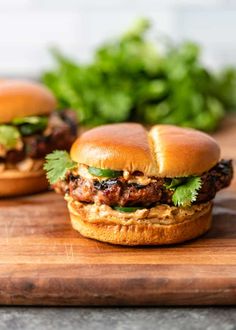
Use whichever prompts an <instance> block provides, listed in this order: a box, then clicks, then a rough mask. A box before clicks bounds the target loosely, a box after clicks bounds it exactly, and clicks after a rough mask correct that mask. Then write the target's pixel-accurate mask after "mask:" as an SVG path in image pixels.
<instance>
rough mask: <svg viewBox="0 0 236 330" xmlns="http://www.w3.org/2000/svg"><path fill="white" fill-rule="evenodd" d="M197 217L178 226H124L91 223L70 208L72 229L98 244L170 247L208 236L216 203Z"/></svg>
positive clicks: (156, 224)
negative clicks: (203, 235) (206, 234)
mask: <svg viewBox="0 0 236 330" xmlns="http://www.w3.org/2000/svg"><path fill="white" fill-rule="evenodd" d="M209 206H210V207H207V208H205V212H199V214H198V215H195V216H194V217H192V218H191V217H186V218H185V219H184V220H183V221H182V222H178V223H175V224H169V225H165V224H159V223H154V224H153V223H151V222H149V223H147V222H146V221H144V222H143V223H142V222H140V221H137V222H136V223H134V222H133V223H132V224H128V225H124V224H118V223H109V222H108V223H107V221H106V220H104V221H102V219H101V218H99V219H98V221H96V220H95V221H94V222H92V221H88V219H86V217H84V216H81V214H79V213H78V212H77V211H75V209H74V208H72V207H71V205H68V207H69V212H70V219H71V223H72V227H73V228H74V229H75V230H77V231H79V232H80V234H81V235H83V236H85V237H88V238H92V239H96V240H98V241H102V242H107V243H112V244H119V245H131V246H132V245H166V244H175V243H181V242H184V241H187V240H190V239H193V238H196V237H198V236H200V235H202V234H204V233H205V232H206V231H207V230H208V229H209V228H210V226H211V221H212V204H211V203H209Z"/></svg>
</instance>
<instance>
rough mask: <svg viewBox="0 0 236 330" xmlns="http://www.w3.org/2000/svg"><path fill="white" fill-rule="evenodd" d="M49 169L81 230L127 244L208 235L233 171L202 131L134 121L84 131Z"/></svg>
mask: <svg viewBox="0 0 236 330" xmlns="http://www.w3.org/2000/svg"><path fill="white" fill-rule="evenodd" d="M45 168H46V170H47V173H48V178H49V180H50V182H51V183H52V184H53V185H54V188H55V190H56V191H57V192H59V193H62V194H64V195H65V199H66V201H67V202H68V208H69V212H70V217H71V222H72V226H73V227H74V228H75V229H76V230H78V231H79V232H80V233H81V234H82V235H84V236H86V237H90V238H94V239H97V240H100V241H104V242H109V243H114V244H124V245H143V244H146V245H149V244H171V243H178V242H182V241H186V240H189V239H192V238H195V237H197V236H199V235H201V234H203V233H205V232H206V231H207V230H208V229H209V228H210V225H211V220H212V200H213V198H214V197H215V194H216V193H217V192H218V191H219V190H221V189H223V188H225V187H227V186H228V185H229V184H230V182H231V179H232V176H233V168H232V162H231V160H222V159H220V149H219V146H218V145H217V143H216V141H215V140H214V139H213V138H211V137H210V136H208V135H207V134H205V133H202V132H199V131H196V130H193V129H187V128H180V127H175V126H170V125H156V126H154V127H153V128H152V129H151V130H150V131H149V132H148V131H147V130H146V129H145V128H144V127H143V126H141V125H139V124H135V123H127V124H115V125H106V126H101V127H98V128H94V129H92V130H90V131H88V132H86V133H84V134H83V135H82V136H81V137H80V138H78V139H77V140H76V141H75V142H74V144H73V145H72V148H71V152H70V155H69V154H67V153H66V152H63V151H56V152H54V153H52V154H50V155H48V156H47V164H46V165H45Z"/></svg>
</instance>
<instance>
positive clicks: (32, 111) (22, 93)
mask: <svg viewBox="0 0 236 330" xmlns="http://www.w3.org/2000/svg"><path fill="white" fill-rule="evenodd" d="M55 108H56V99H55V98H54V96H53V94H52V93H51V92H50V91H49V90H48V89H47V88H46V87H44V86H43V85H41V84H39V83H36V82H32V81H27V80H15V79H6V80H0V124H2V123H9V122H11V121H12V120H13V119H14V118H19V117H26V116H35V115H47V114H49V113H50V112H52V111H53V110H55Z"/></svg>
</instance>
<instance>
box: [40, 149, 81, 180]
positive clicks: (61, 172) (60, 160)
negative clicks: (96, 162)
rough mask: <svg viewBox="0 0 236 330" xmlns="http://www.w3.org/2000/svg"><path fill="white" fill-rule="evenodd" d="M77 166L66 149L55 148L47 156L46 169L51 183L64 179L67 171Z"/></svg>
mask: <svg viewBox="0 0 236 330" xmlns="http://www.w3.org/2000/svg"><path fill="white" fill-rule="evenodd" d="M76 166H77V163H76V162H74V161H73V160H71V158H70V156H69V154H68V153H67V152H66V151H61V150H60V151H59V150H55V151H53V152H52V153H51V154H49V155H47V156H46V163H45V164H44V169H45V170H46V172H47V178H48V181H49V182H50V184H54V183H56V182H57V181H58V180H64V179H65V175H66V172H67V171H68V170H71V169H73V168H75V167H76Z"/></svg>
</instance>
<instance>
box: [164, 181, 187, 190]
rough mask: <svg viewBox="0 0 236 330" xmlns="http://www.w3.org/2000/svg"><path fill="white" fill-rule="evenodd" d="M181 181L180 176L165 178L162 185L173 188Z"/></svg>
mask: <svg viewBox="0 0 236 330" xmlns="http://www.w3.org/2000/svg"><path fill="white" fill-rule="evenodd" d="M181 183H183V179H182V178H174V179H167V181H166V183H165V184H164V186H165V188H166V189H169V190H175V188H176V187H178V186H179V185H181Z"/></svg>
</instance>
